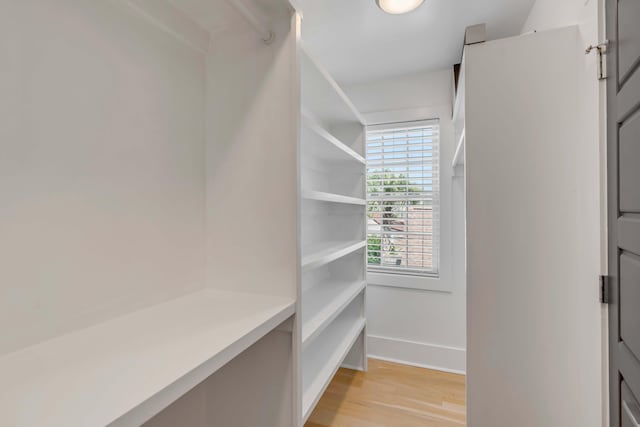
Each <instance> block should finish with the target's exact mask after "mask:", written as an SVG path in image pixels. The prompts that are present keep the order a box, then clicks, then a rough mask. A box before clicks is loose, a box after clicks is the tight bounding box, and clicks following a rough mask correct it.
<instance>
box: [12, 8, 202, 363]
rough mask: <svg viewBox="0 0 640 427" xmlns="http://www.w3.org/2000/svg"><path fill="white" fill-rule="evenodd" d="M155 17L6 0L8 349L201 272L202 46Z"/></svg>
mask: <svg viewBox="0 0 640 427" xmlns="http://www.w3.org/2000/svg"><path fill="white" fill-rule="evenodd" d="M167 11H169V9H165V12H167ZM169 12H171V11H169ZM164 16H165V17H167V16H168V15H164ZM176 16H179V15H176ZM185 22H186V21H185V19H182V17H179V18H178V19H177V20H176V21H175V23H176V25H177V27H180V23H183V24H184V23H185ZM157 24H158V23H157V22H156V23H155V24H154V23H152V22H151V21H150V20H149V19H147V18H146V17H144V16H142V15H141V14H140V13H139V11H137V10H135V9H134V8H132V7H130V5H129V4H128V3H126V2H124V1H91V2H81V1H74V0H57V1H55V2H51V1H47V0H24V1H11V0H1V1H0V152H1V153H2V154H1V155H0V236H1V237H0V337H2V339H1V340H0V354H3V353H6V352H8V351H12V350H15V349H17V348H20V347H23V346H26V345H29V344H33V343H35V342H38V341H42V340H44V339H47V338H49V337H52V336H54V335H57V334H61V333H64V332H67V331H69V330H71V329H75V328H80V327H83V326H87V325H89V324H93V323H97V322H100V321H102V320H105V319H106V318H109V317H113V316H116V315H119V314H122V313H125V312H128V311H131V310H133V309H136V308H138V307H142V306H146V305H150V304H153V303H155V302H158V301H159V300H163V299H168V298H170V297H173V296H176V295H180V294H184V293H186V292H188V291H190V290H193V289H195V288H198V287H201V286H203V284H204V267H203V266H204V239H203V235H204V197H203V195H204V185H205V179H204V138H205V137H204V133H205V129H204V108H203V106H204V102H205V99H204V96H205V90H204V89H205V71H204V70H205V58H204V55H203V53H202V52H201V51H200V50H198V49H195V48H194V47H193V46H190V45H189V44H188V43H185V40H188V39H189V36H186V37H185V38H184V40H179V39H178V38H176V37H175V35H172V34H170V33H169V32H167V31H164V30H163V29H161V28H160V26H158V25H157ZM179 31H180V28H176V29H175V31H174V34H175V33H176V32H179ZM196 33H197V31H196V32H193V31H192V32H191V33H190V35H191V36H193V35H194V34H195V35H196V38H199V40H206V36H204V35H203V34H196ZM151 291H152V292H151Z"/></svg>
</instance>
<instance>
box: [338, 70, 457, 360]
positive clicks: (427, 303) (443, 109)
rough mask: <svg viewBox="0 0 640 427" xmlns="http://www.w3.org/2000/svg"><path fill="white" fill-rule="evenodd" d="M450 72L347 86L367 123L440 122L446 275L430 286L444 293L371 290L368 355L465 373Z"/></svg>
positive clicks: (427, 280)
mask: <svg viewBox="0 0 640 427" xmlns="http://www.w3.org/2000/svg"><path fill="white" fill-rule="evenodd" d="M452 81H453V77H452V71H451V70H441V71H434V72H429V73H419V74H411V75H406V76H399V77H397V78H392V79H387V80H383V81H374V82H369V83H363V84H359V85H353V86H347V87H345V91H346V93H347V95H349V97H350V98H351V99H352V101H353V102H354V104H355V105H356V107H357V108H358V110H359V111H361V112H362V113H363V114H364V116H365V119H366V121H367V122H368V123H369V124H375V123H385V122H387V123H388V122H394V121H407V120H417V119H426V118H439V119H440V132H441V134H440V144H441V152H440V156H441V160H440V164H441V174H442V175H441V184H440V189H441V203H442V206H441V227H442V229H441V233H442V234H441V239H442V246H441V273H440V278H439V279H430V278H425V279H422V280H424V285H425V286H426V287H432V288H443V289H446V290H447V291H446V292H436V291H428V290H416V289H403V288H397V287H385V286H376V285H371V284H370V285H369V289H368V291H367V322H368V327H367V328H368V352H369V355H370V356H372V357H379V358H384V359H392V360H397V361H400V362H403V363H409V364H415V365H423V366H430V367H434V368H438V369H443V370H450V371H457V372H463V371H464V370H465V347H466V317H465V310H466V289H465V277H464V274H465V273H464V207H463V203H464V194H463V181H462V178H461V177H453V176H452V170H451V160H452V157H453V152H454V150H455V147H454V145H455V143H454V136H453V124H452V122H451V115H452V99H451V93H452Z"/></svg>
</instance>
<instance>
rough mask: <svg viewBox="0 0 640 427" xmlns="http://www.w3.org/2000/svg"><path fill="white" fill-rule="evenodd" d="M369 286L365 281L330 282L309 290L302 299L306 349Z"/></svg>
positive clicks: (303, 331) (303, 342)
mask: <svg viewBox="0 0 640 427" xmlns="http://www.w3.org/2000/svg"><path fill="white" fill-rule="evenodd" d="M366 286H367V282H365V281H364V280H355V281H352V282H348V281H343V280H341V281H328V282H324V283H319V284H318V285H316V286H314V287H312V288H311V289H309V290H307V291H306V292H305V293H304V295H303V298H302V301H303V302H302V304H303V305H302V345H303V347H306V346H307V345H308V344H309V342H311V341H312V340H313V339H314V338H315V337H317V336H318V335H319V334H320V333H321V332H322V331H323V330H324V329H325V328H326V327H327V326H328V325H329V324H331V322H332V321H333V320H334V319H335V318H336V317H337V316H339V315H340V313H342V311H343V310H344V309H345V308H346V307H347V306H348V305H349V304H350V303H351V301H353V300H354V299H355V298H356V297H357V296H358V295H360V293H361V292H362V290H363V289H364V288H365V287H366Z"/></svg>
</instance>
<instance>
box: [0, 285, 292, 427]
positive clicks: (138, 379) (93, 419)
mask: <svg viewBox="0 0 640 427" xmlns="http://www.w3.org/2000/svg"><path fill="white" fill-rule="evenodd" d="M294 304H295V302H294V301H293V300H292V299H290V298H280V297H272V296H264V295H253V294H240V293H233V292H220V291H213V290H203V291H199V292H195V293H193V294H189V295H187V296H184V297H181V298H178V299H175V300H171V301H169V302H166V303H163V304H159V305H156V306H153V307H150V308H147V309H143V310H140V311H136V312H134V313H131V314H128V315H126V316H122V317H119V318H116V319H113V320H110V321H108V322H105V323H101V324H99V325H96V326H92V327H89V328H87V329H83V330H80V331H77V332H73V333H70V334H67V335H64V336H61V337H58V338H55V339H52V340H50V341H47V342H44V343H41V344H38V345H35V346H32V347H29V348H26V349H24V350H20V351H18V352H15V353H11V354H9V355H7V356H4V357H3V358H0V384H2V386H1V387H0V425H3V426H12V427H19V426H44V425H50V426H65V427H75V426H78V427H80V426H82V427H84V426H89V425H93V426H104V425H108V424H110V423H114V425H139V424H141V423H142V422H144V421H146V420H147V419H148V418H149V417H151V416H153V415H154V414H155V413H157V412H158V411H160V410H161V409H163V408H165V407H166V406H168V405H169V404H170V403H171V402H172V401H174V400H176V399H177V398H178V397H180V396H182V395H184V394H185V393H186V392H187V391H188V390H190V389H191V388H192V387H194V386H195V385H196V384H198V383H199V382H201V381H203V380H204V379H206V378H207V377H208V376H210V375H211V374H212V373H214V372H215V371H216V370H218V369H219V368H220V367H222V366H223V365H224V364H226V363H227V362H229V361H230V360H231V359H233V358H234V357H235V356H237V355H238V354H240V353H241V352H242V351H244V350H245V349H246V348H248V347H249V346H250V345H252V344H253V343H255V342H256V341H257V340H259V339H260V338H261V337H263V336H264V335H265V334H267V333H268V332H269V331H271V330H272V329H274V328H275V327H276V326H277V325H279V324H280V323H282V322H283V321H285V320H286V319H287V318H288V317H290V316H291V315H293V313H294Z"/></svg>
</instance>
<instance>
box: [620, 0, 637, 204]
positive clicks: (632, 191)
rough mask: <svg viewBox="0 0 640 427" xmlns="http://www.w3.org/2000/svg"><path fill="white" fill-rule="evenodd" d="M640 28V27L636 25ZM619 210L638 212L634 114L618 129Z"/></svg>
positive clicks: (635, 121)
mask: <svg viewBox="0 0 640 427" xmlns="http://www.w3.org/2000/svg"><path fill="white" fill-rule="evenodd" d="M639 3H640V2H639ZM638 27H639V28H640V25H638ZM619 150H620V163H619V167H620V171H619V179H620V181H619V182H620V210H621V211H622V212H640V185H638V184H639V183H640V164H639V163H638V160H639V159H640V116H639V115H638V114H634V115H633V116H632V117H631V118H629V119H628V120H627V121H625V122H624V123H623V124H622V126H621V127H620V141H619Z"/></svg>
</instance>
